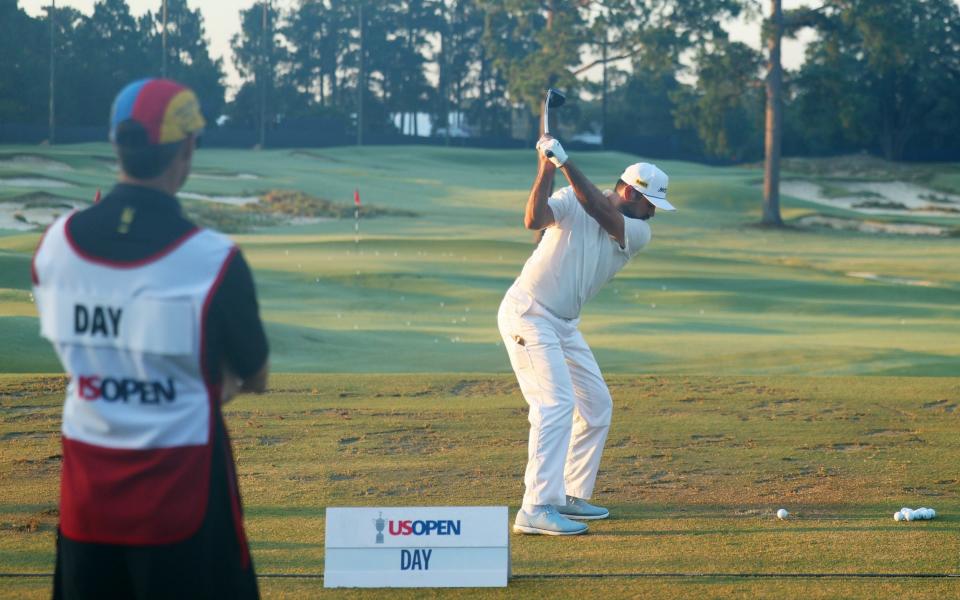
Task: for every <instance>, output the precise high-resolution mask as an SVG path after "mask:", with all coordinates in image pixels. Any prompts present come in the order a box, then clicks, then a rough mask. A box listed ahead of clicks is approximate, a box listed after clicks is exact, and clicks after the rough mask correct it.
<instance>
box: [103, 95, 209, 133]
mask: <svg viewBox="0 0 960 600" xmlns="http://www.w3.org/2000/svg"><path fill="white" fill-rule="evenodd" d="M204 125H206V122H205V121H204V120H203V114H202V113H201V112H200V101H199V100H197V95H196V94H194V93H193V90H191V89H190V88H188V87H185V86H183V85H180V84H179V83H177V82H176V81H171V80H170V79H141V80H139V81H134V82H133V83H131V84H129V85H127V87H125V88H123V89H122V90H120V93H119V94H117V97H116V99H114V101H113V108H112V109H111V110H110V141H111V142H113V143H115V144H117V145H120V146H146V145H152V144H172V143H175V142H179V141H181V140H184V139H186V138H187V136H189V135H190V134H192V133H198V132H200V131H201V130H202V129H203V126H204Z"/></svg>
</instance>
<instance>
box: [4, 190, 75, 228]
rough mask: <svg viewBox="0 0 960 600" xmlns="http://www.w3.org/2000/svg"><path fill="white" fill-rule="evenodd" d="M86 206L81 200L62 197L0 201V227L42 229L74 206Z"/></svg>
mask: <svg viewBox="0 0 960 600" xmlns="http://www.w3.org/2000/svg"><path fill="white" fill-rule="evenodd" d="M83 206H86V205H85V204H84V203H82V202H74V201H71V200H63V199H59V198H57V199H49V200H43V201H39V200H38V199H33V200H31V201H28V202H0V229H14V230H16V231H31V230H34V229H43V228H45V227H46V226H47V225H49V224H50V223H53V222H54V221H55V220H56V219H57V217H59V216H60V215H62V214H65V213H67V212H70V211H71V210H73V209H75V208H81V207H83Z"/></svg>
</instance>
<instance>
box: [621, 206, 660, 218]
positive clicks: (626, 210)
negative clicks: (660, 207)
mask: <svg viewBox="0 0 960 600" xmlns="http://www.w3.org/2000/svg"><path fill="white" fill-rule="evenodd" d="M620 212H622V213H623V214H625V215H626V216H628V217H630V218H631V219H640V220H641V221H646V220H647V219H649V218H650V217H652V216H653V215H651V214H650V213H647V214H645V215H642V216H641V215H637V214H636V213H634V211H633V210H632V209H630V208H627V207H624V208H622V209H621V210H620Z"/></svg>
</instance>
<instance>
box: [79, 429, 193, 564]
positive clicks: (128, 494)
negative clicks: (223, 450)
mask: <svg viewBox="0 0 960 600" xmlns="http://www.w3.org/2000/svg"><path fill="white" fill-rule="evenodd" d="M210 448H211V446H210V444H209V443H208V444H206V445H203V446H178V447H173V448H155V449H149V450H127V449H116V448H102V447H100V446H94V445H92V444H87V443H84V442H80V441H77V440H71V439H69V438H67V437H66V436H64V438H63V469H62V471H61V481H60V529H61V530H62V531H63V534H64V535H66V536H67V537H68V538H70V539H72V540H75V541H78V542H94V543H101V544H124V545H133V546H153V545H158V544H172V543H175V542H180V541H183V540H185V539H187V538H189V537H190V536H192V535H193V534H195V533H196V532H197V531H198V530H199V529H200V526H201V525H202V524H203V517H204V514H205V512H206V510H205V509H206V504H207V497H208V496H209V493H210Z"/></svg>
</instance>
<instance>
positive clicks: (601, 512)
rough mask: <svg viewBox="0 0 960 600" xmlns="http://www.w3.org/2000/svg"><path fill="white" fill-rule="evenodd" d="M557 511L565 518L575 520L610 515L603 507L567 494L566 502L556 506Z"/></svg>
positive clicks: (592, 519) (600, 517)
mask: <svg viewBox="0 0 960 600" xmlns="http://www.w3.org/2000/svg"><path fill="white" fill-rule="evenodd" d="M557 511H558V512H559V513H560V514H561V515H563V516H565V517H566V518H568V519H576V520H577V521H594V520H596V519H606V518H607V517H609V516H610V511H609V510H607V509H605V508H604V507H602V506H594V505H592V504H590V503H589V502H587V501H586V500H583V499H581V498H574V497H573V496H567V503H566V504H565V505H564V506H558V507H557Z"/></svg>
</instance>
